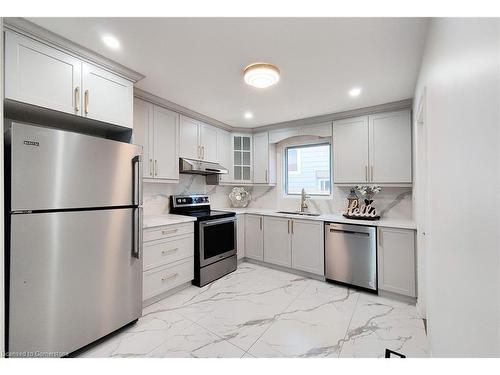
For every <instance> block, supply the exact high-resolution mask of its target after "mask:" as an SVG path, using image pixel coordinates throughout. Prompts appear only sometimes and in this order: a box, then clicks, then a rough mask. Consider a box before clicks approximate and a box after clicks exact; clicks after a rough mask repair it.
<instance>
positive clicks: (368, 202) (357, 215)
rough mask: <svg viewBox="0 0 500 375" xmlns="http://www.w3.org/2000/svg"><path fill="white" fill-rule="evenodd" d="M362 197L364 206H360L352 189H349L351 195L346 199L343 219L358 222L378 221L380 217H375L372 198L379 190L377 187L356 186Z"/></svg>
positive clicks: (375, 211)
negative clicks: (357, 220)
mask: <svg viewBox="0 0 500 375" xmlns="http://www.w3.org/2000/svg"><path fill="white" fill-rule="evenodd" d="M356 190H358V191H359V192H360V193H361V194H362V195H363V196H365V204H363V205H360V204H359V199H357V198H358V197H357V195H356V193H355V191H354V189H351V193H350V194H349V196H348V197H347V201H348V204H347V211H346V212H344V214H343V215H344V217H347V218H349V219H359V220H378V219H380V216H379V215H377V209H376V208H375V207H373V206H372V203H373V196H374V195H375V194H376V193H378V192H379V191H380V190H381V188H380V186H378V185H358V186H356Z"/></svg>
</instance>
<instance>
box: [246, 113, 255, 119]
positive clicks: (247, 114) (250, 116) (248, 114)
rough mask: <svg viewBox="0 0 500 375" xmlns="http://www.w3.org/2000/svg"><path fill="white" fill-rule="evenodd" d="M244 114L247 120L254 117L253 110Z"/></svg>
mask: <svg viewBox="0 0 500 375" xmlns="http://www.w3.org/2000/svg"><path fill="white" fill-rule="evenodd" d="M244 116H245V118H246V119H247V120H250V119H251V118H253V113H252V112H245V114H244Z"/></svg>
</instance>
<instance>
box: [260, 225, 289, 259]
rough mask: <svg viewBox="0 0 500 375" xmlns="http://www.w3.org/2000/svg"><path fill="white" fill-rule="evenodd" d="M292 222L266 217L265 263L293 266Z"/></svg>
mask: <svg viewBox="0 0 500 375" xmlns="http://www.w3.org/2000/svg"><path fill="white" fill-rule="evenodd" d="M291 221H292V220H290V219H287V218H281V217H271V216H266V217H264V262H267V263H272V264H277V265H280V266H283V267H291V266H292V253H291V252H292V251H291V244H292V237H291Z"/></svg>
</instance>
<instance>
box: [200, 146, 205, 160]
mask: <svg viewBox="0 0 500 375" xmlns="http://www.w3.org/2000/svg"><path fill="white" fill-rule="evenodd" d="M201 158H202V159H203V160H205V146H201Z"/></svg>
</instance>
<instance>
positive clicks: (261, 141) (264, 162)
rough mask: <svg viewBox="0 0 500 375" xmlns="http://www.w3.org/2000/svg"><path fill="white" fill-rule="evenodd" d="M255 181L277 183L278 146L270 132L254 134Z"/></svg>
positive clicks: (258, 182)
mask: <svg viewBox="0 0 500 375" xmlns="http://www.w3.org/2000/svg"><path fill="white" fill-rule="evenodd" d="M253 182H254V183H255V184H276V146H275V145H274V144H269V133H268V132H265V133H258V134H254V135H253Z"/></svg>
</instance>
